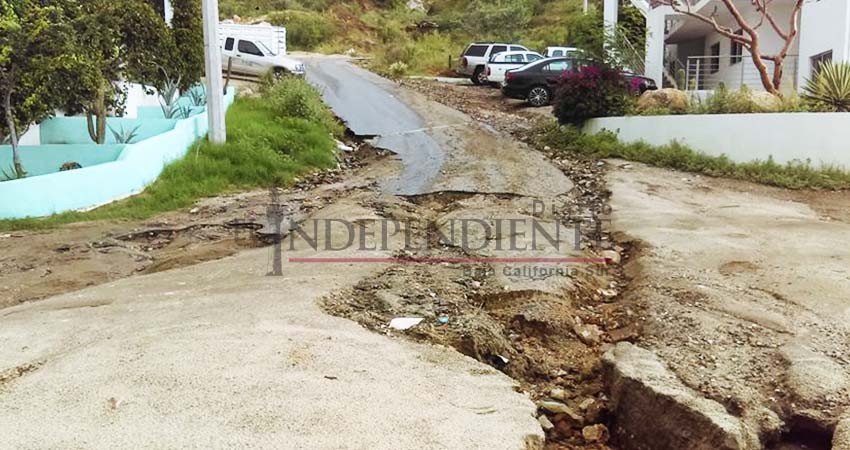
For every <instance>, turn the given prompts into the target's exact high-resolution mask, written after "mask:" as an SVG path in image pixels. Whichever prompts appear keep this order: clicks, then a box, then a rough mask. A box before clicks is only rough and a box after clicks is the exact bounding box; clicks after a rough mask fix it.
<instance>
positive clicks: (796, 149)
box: [585, 113, 850, 169]
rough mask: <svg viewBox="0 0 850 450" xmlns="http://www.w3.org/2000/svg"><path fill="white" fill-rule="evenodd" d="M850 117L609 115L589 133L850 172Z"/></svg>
mask: <svg viewBox="0 0 850 450" xmlns="http://www.w3.org/2000/svg"><path fill="white" fill-rule="evenodd" d="M849 123H850V113H778V114H717V115H681V116H630V117H606V118H601V119H593V120H590V121H589V122H588V123H587V125H586V126H585V131H587V132H590V133H597V132H599V131H602V130H609V131H612V132H615V133H617V135H618V136H619V137H620V140H622V141H623V142H637V141H644V142H646V143H648V144H652V145H666V144H669V143H670V142H672V141H678V142H680V143H682V144H686V145H688V146H689V147H691V148H693V149H694V150H698V151H701V152H703V153H706V154H709V155H714V156H720V155H726V156H727V157H729V158H730V159H732V160H733V161H736V162H749V161H753V160H766V159H768V158H770V157H773V159H774V160H775V161H776V162H778V163H786V162H790V161H795V160H797V161H806V160H810V161H811V162H812V164H813V165H815V166H817V165H820V164H830V165H840V166H843V167H845V168H848V169H850V151H848V144H847V143H848V142H850V127H848V126H847V124H849Z"/></svg>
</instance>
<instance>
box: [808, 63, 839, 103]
mask: <svg viewBox="0 0 850 450" xmlns="http://www.w3.org/2000/svg"><path fill="white" fill-rule="evenodd" d="M803 98H804V99H805V100H806V101H808V102H809V103H811V104H813V105H814V106H815V107H816V108H817V109H822V110H826V111H834V112H850V64H848V63H836V62H831V63H828V64H824V65H822V66H820V68H819V69H818V72H817V75H815V77H814V78H811V79H809V80H808V81H807V82H806V88H805V93H804V94H803Z"/></svg>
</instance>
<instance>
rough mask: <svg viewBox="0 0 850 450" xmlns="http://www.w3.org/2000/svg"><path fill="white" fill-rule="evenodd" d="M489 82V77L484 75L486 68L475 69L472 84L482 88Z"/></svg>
mask: <svg viewBox="0 0 850 450" xmlns="http://www.w3.org/2000/svg"><path fill="white" fill-rule="evenodd" d="M486 82H487V75H486V74H485V73H484V67H482V66H478V67H476V68H475V72H472V84H474V85H476V86H481V85H482V84H484V83H486Z"/></svg>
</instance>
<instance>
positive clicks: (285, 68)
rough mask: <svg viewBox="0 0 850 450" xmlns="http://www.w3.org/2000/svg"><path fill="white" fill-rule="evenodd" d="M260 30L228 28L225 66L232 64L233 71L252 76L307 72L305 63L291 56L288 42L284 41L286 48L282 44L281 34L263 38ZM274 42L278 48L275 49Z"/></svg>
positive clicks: (225, 37)
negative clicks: (288, 55) (287, 51)
mask: <svg viewBox="0 0 850 450" xmlns="http://www.w3.org/2000/svg"><path fill="white" fill-rule="evenodd" d="M269 28H273V27H269ZM260 31H261V30H254V31H253V32H238V33H237V32H236V31H233V32H230V31H229V30H228V33H227V34H224V35H223V36H222V53H221V55H222V66H223V68H224V69H225V70H227V69H228V66H229V67H230V70H231V71H232V72H233V73H237V74H243V75H251V76H262V75H265V74H266V73H269V72H272V73H274V75H275V76H277V77H280V76H283V75H295V76H304V74H305V73H306V70H305V67H304V63H302V62H301V61H298V60H296V59H293V58H289V57H287V56H286V46H285V44H283V47H282V49H281V48H280V43H279V38H274V37H270V38H269V39H263V35H262V33H260ZM284 36H285V34H284ZM284 39H285V38H284ZM284 42H285V41H284ZM273 46H274V47H278V49H277V50H273V49H272V47H273Z"/></svg>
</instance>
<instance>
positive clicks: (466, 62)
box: [460, 56, 469, 67]
mask: <svg viewBox="0 0 850 450" xmlns="http://www.w3.org/2000/svg"><path fill="white" fill-rule="evenodd" d="M460 64H461V65H462V66H463V67H466V66H468V65H469V60H468V59H466V56H464V57H463V59H461V60H460Z"/></svg>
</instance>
